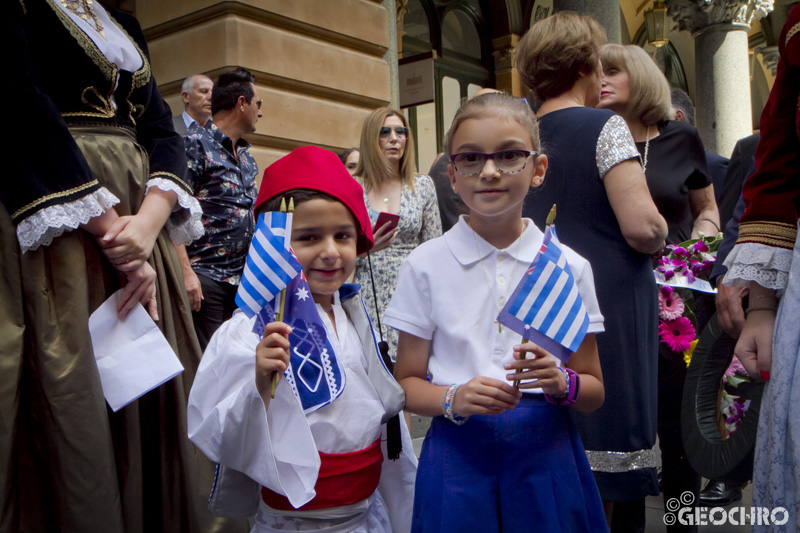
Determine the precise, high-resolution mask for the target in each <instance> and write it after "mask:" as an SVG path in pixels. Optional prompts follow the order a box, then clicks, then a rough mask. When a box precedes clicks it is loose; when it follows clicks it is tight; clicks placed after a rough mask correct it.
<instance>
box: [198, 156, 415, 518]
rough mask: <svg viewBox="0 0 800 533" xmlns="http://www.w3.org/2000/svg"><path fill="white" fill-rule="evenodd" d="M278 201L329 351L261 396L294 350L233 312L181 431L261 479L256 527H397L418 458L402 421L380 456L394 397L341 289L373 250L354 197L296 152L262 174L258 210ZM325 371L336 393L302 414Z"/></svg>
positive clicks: (397, 402) (334, 167)
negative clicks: (334, 380)
mask: <svg viewBox="0 0 800 533" xmlns="http://www.w3.org/2000/svg"><path fill="white" fill-rule="evenodd" d="M289 198H292V199H293V200H294V215H293V222H292V232H291V245H292V249H293V251H294V253H295V256H296V258H297V260H298V261H299V263H300V265H301V266H302V267H303V274H304V276H305V279H306V281H307V282H308V287H309V289H310V293H311V294H310V296H311V298H313V301H314V303H315V304H316V310H317V312H318V314H319V318H320V319H321V321H322V323H323V325H324V327H325V333H326V334H327V339H328V341H330V347H331V348H332V349H333V352H334V354H335V357H331V358H330V359H328V358H327V356H326V358H325V363H324V364H322V365H318V366H319V369H320V374H318V375H317V378H316V379H317V381H314V379H313V378H312V379H310V380H308V379H306V378H307V377H308V376H309V375H312V376H313V373H312V374H308V373H306V374H305V376H306V377H305V378H304V377H303V372H307V371H308V369H306V371H303V370H300V369H299V368H298V369H295V372H294V373H292V372H289V373H287V376H288V377H291V379H283V378H281V379H280V381H279V382H278V386H277V389H276V390H275V397H274V398H271V389H272V381H273V376H275V375H277V376H279V377H281V376H283V374H284V372H285V371H286V370H287V368H289V366H290V350H294V352H296V353H294V354H293V355H292V356H291V357H296V356H302V353H300V352H301V350H298V346H296V345H295V346H293V345H292V344H291V343H290V336H291V337H292V338H293V339H294V336H293V335H292V333H293V330H292V328H291V327H290V326H289V324H286V323H283V322H270V323H268V324H267V325H266V327H265V328H264V331H263V336H260V335H259V334H258V333H254V332H253V328H254V325H255V323H256V320H257V318H258V316H255V317H253V318H248V317H247V316H246V315H245V314H244V313H242V312H240V311H237V312H236V313H235V314H234V315H233V317H232V318H231V319H230V320H228V321H227V322H226V323H224V324H223V325H222V327H220V329H219V330H218V331H217V332H216V333H215V335H214V337H213V338H212V339H211V342H210V343H209V346H208V348H207V350H206V352H205V355H204V356H203V360H202V361H201V363H200V367H199V369H198V372H197V377H196V378H195V381H194V386H193V387H192V391H191V394H190V397H189V410H188V418H189V437H190V439H191V440H192V441H193V442H194V443H195V444H196V445H197V446H198V447H199V448H200V449H201V450H202V451H203V452H204V453H205V454H206V455H207V456H208V457H209V458H210V459H211V460H213V461H216V462H218V463H220V464H221V465H224V466H225V468H229V469H233V470H235V471H238V472H242V473H244V474H246V475H247V476H248V477H249V478H251V479H252V480H254V481H255V482H257V483H258V485H260V499H259V501H258V509H257V513H256V519H255V526H254V528H253V531H254V532H259V533H260V532H271V531H281V532H285V531H314V530H324V531H326V532H340V531H341V532H350V531H355V532H361V531H363V532H371V533H373V532H381V531H385V532H387V533H389V532H392V531H394V532H401V531H409V530H410V522H411V510H412V509H411V505H412V502H413V499H414V498H413V490H414V478H415V475H416V458H415V457H414V454H413V449H412V444H411V439H410V437H409V435H408V430H407V429H406V427H405V424H404V422H403V421H402V418H403V417H400V419H401V422H400V426H401V434H402V444H403V451H402V453H401V455H400V458H399V459H398V460H396V461H394V460H389V461H384V460H383V456H384V455H385V453H386V452H385V451H381V441H385V440H386V437H385V433H386V431H385V422H386V421H387V420H388V419H390V418H391V417H393V416H394V415H396V414H397V413H399V411H400V410H401V409H402V407H403V404H404V395H403V391H402V389H401V388H400V386H399V385H398V384H397V383H396V382H395V381H394V379H393V378H392V376H391V374H390V373H389V371H388V370H387V369H386V366H385V365H384V364H383V362H382V360H381V358H380V355H379V353H378V350H377V345H376V344H377V343H376V342H375V338H374V333H373V330H372V327H371V325H370V322H369V319H368V317H367V314H366V310H365V309H364V304H363V302H362V301H361V297H360V296H359V295H358V286H353V285H349V284H346V283H345V281H346V280H347V278H348V277H349V276H350V274H351V273H352V272H353V269H354V268H355V259H356V255H357V254H359V253H364V252H366V251H367V250H369V248H370V247H371V246H372V231H371V227H370V223H369V219H368V217H367V211H366V207H365V205H364V200H363V191H362V189H361V186H360V185H358V183H357V182H356V181H355V180H353V178H351V177H350V174H349V173H348V172H347V169H346V168H345V167H344V165H342V163H341V161H339V159H338V157H337V156H336V155H335V154H334V153H333V152H329V151H328V150H323V149H321V148H317V147H313V146H306V147H303V148H298V149H296V150H294V151H293V152H291V153H290V154H289V155H287V156H285V157H283V158H281V159H280V160H278V161H276V162H275V163H274V164H272V165H271V166H269V167H268V168H267V169H266V170H265V172H264V179H263V181H262V183H261V188H260V192H259V195H258V199H257V201H256V213H257V214H260V213H262V212H266V211H277V210H278V206H279V205H280V202H281V199H284V200H285V201H287V202H288V200H289ZM331 364H332V365H333V368H331V367H330V365H331ZM323 367H324V368H325V374H324V375H323V374H322V368H323ZM336 372H340V373H341V376H342V379H341V384H343V387H341V388H337V386H336V385H334V386H333V389H336V392H337V393H338V395H332V397H333V398H334V399H333V400H332V401H330V402H329V403H326V404H325V405H324V406H322V407H314V408H313V409H309V408H306V403H304V400H303V398H302V394H301V393H300V392H298V389H300V388H302V387H301V386H300V384H299V382H300V381H301V380H304V379H305V380H306V382H307V381H310V383H307V385H308V388H309V390H311V391H312V392H317V389H318V388H319V385H320V382H321V381H320V380H322V379H323V378H325V379H328V377H327V376H329V375H332V374H336ZM323 383H324V382H323ZM384 449H385V446H384ZM221 482H222V480H221V479H219V480H218V483H217V484H216V486H215V489H214V490H215V491H217V490H222V487H221ZM253 486H254V487H255V488H256V490H258V488H259V487H256V485H255V483H253ZM213 498H214V496H213V495H212V500H213ZM253 510H255V509H253Z"/></svg>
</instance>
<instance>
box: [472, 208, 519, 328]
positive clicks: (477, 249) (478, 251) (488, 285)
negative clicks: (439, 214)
mask: <svg viewBox="0 0 800 533" xmlns="http://www.w3.org/2000/svg"><path fill="white" fill-rule="evenodd" d="M467 226H469V229H471V230H472V239H473V240H474V241H475V251H476V252H477V254H478V264H479V265H480V267H481V272H482V273H483V279H484V281H486V286H487V287H488V288H489V294H490V295H491V297H492V303H493V304H494V306H495V307H496V308H497V314H498V315H499V314H500V311H502V310H503V305H505V304H506V302H507V301H508V295H509V293H510V291H511V284H512V283H513V282H514V274H515V273H516V271H517V262H518V261H517V258H516V257H512V260H513V261H514V267H513V268H512V269H511V278H510V279H509V280H508V286H507V287H506V294H505V296H503V304H502V305H500V306H498V305H497V302H496V301H495V299H494V290H492V282H491V281H489V275H488V274H487V273H486V269H485V268H484V267H483V257H481V250H480V248H479V247H478V238H477V237H476V236H475V230H474V229H472V226H471V225H470V223H469V222H467ZM523 233H525V225H524V223H523V226H522V231H520V232H519V237H517V253H516V255H517V256H519V250H520V248H521V247H522V234H523ZM494 323H495V324H497V332H498V333H502V332H503V324H501V323H500V322H498V321H497V317H495V319H494Z"/></svg>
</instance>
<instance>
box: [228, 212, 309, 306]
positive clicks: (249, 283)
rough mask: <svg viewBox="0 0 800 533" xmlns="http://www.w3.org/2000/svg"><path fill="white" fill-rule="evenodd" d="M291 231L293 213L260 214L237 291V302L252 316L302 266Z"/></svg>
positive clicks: (285, 284)
mask: <svg viewBox="0 0 800 533" xmlns="http://www.w3.org/2000/svg"><path fill="white" fill-rule="evenodd" d="M291 234H292V214H291V213H280V212H275V211H271V212H268V213H264V214H263V215H261V216H260V217H259V219H258V224H257V225H256V231H255V234H254V235H253V240H252V242H251V243H250V250H249V251H248V252H247V262H246V263H245V267H244V272H243V273H242V280H241V282H240V283H239V290H238V291H237V292H236V305H237V306H239V309H241V310H242V311H244V313H245V314H246V315H247V316H248V317H252V316H255V315H256V314H258V312H259V311H260V310H261V309H262V308H263V307H264V305H266V304H267V303H268V302H270V301H272V300H273V299H275V297H276V296H277V295H278V294H279V293H280V292H281V290H282V289H284V288H285V287H286V286H287V285H288V284H289V282H290V281H291V280H292V279H293V278H294V277H295V276H297V274H299V273H300V271H301V270H302V267H301V266H300V263H298V262H297V259H296V258H295V257H294V255H293V254H292V251H291V248H290V246H289V240H290V238H291Z"/></svg>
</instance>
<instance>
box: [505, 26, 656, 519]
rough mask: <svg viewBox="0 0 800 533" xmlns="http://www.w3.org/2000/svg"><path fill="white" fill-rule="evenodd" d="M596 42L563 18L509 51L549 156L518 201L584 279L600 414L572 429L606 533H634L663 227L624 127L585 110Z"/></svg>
mask: <svg viewBox="0 0 800 533" xmlns="http://www.w3.org/2000/svg"><path fill="white" fill-rule="evenodd" d="M604 42H605V32H604V30H603V28H602V27H601V26H600V25H599V24H598V23H597V21H596V20H594V19H592V18H590V17H585V16H580V15H576V14H574V13H556V14H555V15H553V16H552V17H548V18H547V19H544V20H541V21H539V22H537V23H536V24H534V25H533V26H532V27H531V29H530V30H528V32H527V33H526V34H525V36H523V38H522V39H521V40H520V46H519V48H518V50H517V68H518V69H519V71H520V74H521V76H522V78H523V80H524V81H525V83H527V84H528V86H529V87H531V88H532V89H533V91H534V93H535V94H536V99H537V100H538V101H539V102H541V107H539V110H538V116H539V130H540V132H541V135H542V143H543V144H544V145H545V146H546V147H547V151H548V154H549V155H550V168H549V169H548V179H547V182H546V183H545V184H544V185H543V186H542V187H540V188H539V189H537V190H536V191H535V192H532V193H531V194H529V195H528V197H527V199H526V202H525V208H524V209H523V213H524V214H525V216H529V217H531V218H532V219H533V221H534V222H535V223H536V224H538V225H539V226H540V227H543V226H544V222H545V218H546V217H547V213H548V212H549V210H550V207H551V206H552V205H553V204H557V205H558V219H557V222H556V225H557V227H558V236H559V238H560V239H561V242H562V243H564V244H566V245H568V246H570V247H571V248H573V249H574V250H575V251H576V252H578V253H579V254H581V255H582V256H583V257H585V258H586V259H588V260H589V262H590V263H591V265H592V269H593V270H594V274H595V279H596V280H597V299H598V300H599V302H600V309H601V311H602V312H603V315H604V316H605V334H603V335H600V336H598V338H597V347H598V351H599V353H600V362H601V364H602V368H603V377H604V379H605V385H606V391H607V393H606V400H605V403H604V404H603V406H602V407H601V408H600V409H598V410H597V411H595V412H593V413H587V414H584V413H580V414H577V415H576V416H575V422H576V424H577V426H578V430H579V431H580V435H581V438H582V439H583V443H584V444H585V445H586V450H587V455H588V457H589V462H590V464H591V465H592V469H593V470H594V472H595V479H596V480H597V485H598V488H599V489H600V494H601V496H602V497H603V500H604V501H605V502H606V503H607V505H606V511H607V513H608V515H609V517H611V512H612V508H613V513H614V516H613V518H611V519H612V520H613V521H614V522H615V523H614V524H612V526H611V529H612V531H615V530H616V531H636V530H637V528H636V527H635V524H634V523H635V522H638V525H639V526H641V528H642V529H643V528H644V516H645V515H644V499H645V497H646V496H647V495H649V494H653V495H657V494H658V481H657V477H656V455H655V451H654V450H653V447H654V446H655V442H656V409H657V407H656V395H657V380H656V375H657V362H658V329H657V328H658V292H657V289H656V284H655V281H654V279H653V273H652V266H651V264H650V254H651V253H653V252H656V251H658V250H660V249H661V248H662V247H663V246H664V237H665V236H666V235H667V224H666V223H665V221H664V219H663V218H662V217H661V215H660V214H659V213H658V210H657V209H656V206H655V204H654V203H653V200H652V199H651V197H650V193H649V191H648V188H647V183H646V180H645V175H644V173H643V172H642V166H641V163H640V160H639V152H637V150H636V145H635V144H634V142H633V138H632V137H631V133H630V131H629V130H628V126H627V125H626V124H625V121H624V120H623V118H622V117H620V116H618V115H616V114H614V113H613V112H611V111H608V110H601V109H592V108H593V107H594V106H596V105H597V103H598V102H599V101H600V88H601V84H602V81H603V69H602V66H601V64H600V49H601V47H602V45H603V44H604ZM612 502H613V503H612ZM625 502H631V504H630V505H626V503H625ZM626 507H628V509H626ZM630 508H632V510H629V509H630ZM618 511H619V513H618ZM619 519H624V521H625V522H626V524H624V525H621V524H619V523H618V522H617V521H618V520H619Z"/></svg>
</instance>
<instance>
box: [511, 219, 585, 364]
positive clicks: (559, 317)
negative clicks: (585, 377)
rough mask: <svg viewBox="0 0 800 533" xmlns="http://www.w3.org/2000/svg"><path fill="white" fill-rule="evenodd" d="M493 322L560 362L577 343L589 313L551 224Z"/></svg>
mask: <svg viewBox="0 0 800 533" xmlns="http://www.w3.org/2000/svg"><path fill="white" fill-rule="evenodd" d="M497 321H498V322H500V323H501V324H503V325H504V326H506V327H508V328H509V329H511V330H513V331H515V332H516V333H519V334H520V335H522V337H523V338H525V339H528V340H530V341H532V342H534V343H536V344H538V345H539V346H541V347H542V348H544V349H545V350H547V351H548V352H550V353H552V354H553V355H555V356H556V357H557V358H559V359H560V360H561V361H563V362H564V363H566V362H567V359H569V356H570V355H572V353H573V352H574V351H575V350H577V349H578V347H579V346H580V345H581V342H582V341H583V338H584V337H585V336H586V331H587V329H588V327H589V316H588V314H587V312H586V307H585V306H584V305H583V299H582V298H581V295H580V293H579V292H578V286H577V285H576V284H575V278H574V276H573V275H572V271H571V270H570V268H569V264H568V263H567V259H566V257H565V255H564V251H563V250H562V248H561V243H560V242H558V237H557V236H556V230H555V226H553V225H550V226H547V228H546V229H545V232H544V240H543V241H542V247H541V249H540V250H539V252H538V253H537V254H536V258H535V259H534V260H533V262H532V263H531V266H530V267H529V268H528V270H527V271H526V272H525V274H524V275H523V276H522V280H521V281H520V283H519V285H517V288H516V289H514V292H513V293H512V294H511V297H510V298H509V300H508V302H507V303H506V305H505V307H503V309H502V311H500V314H499V315H498V316H497Z"/></svg>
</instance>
